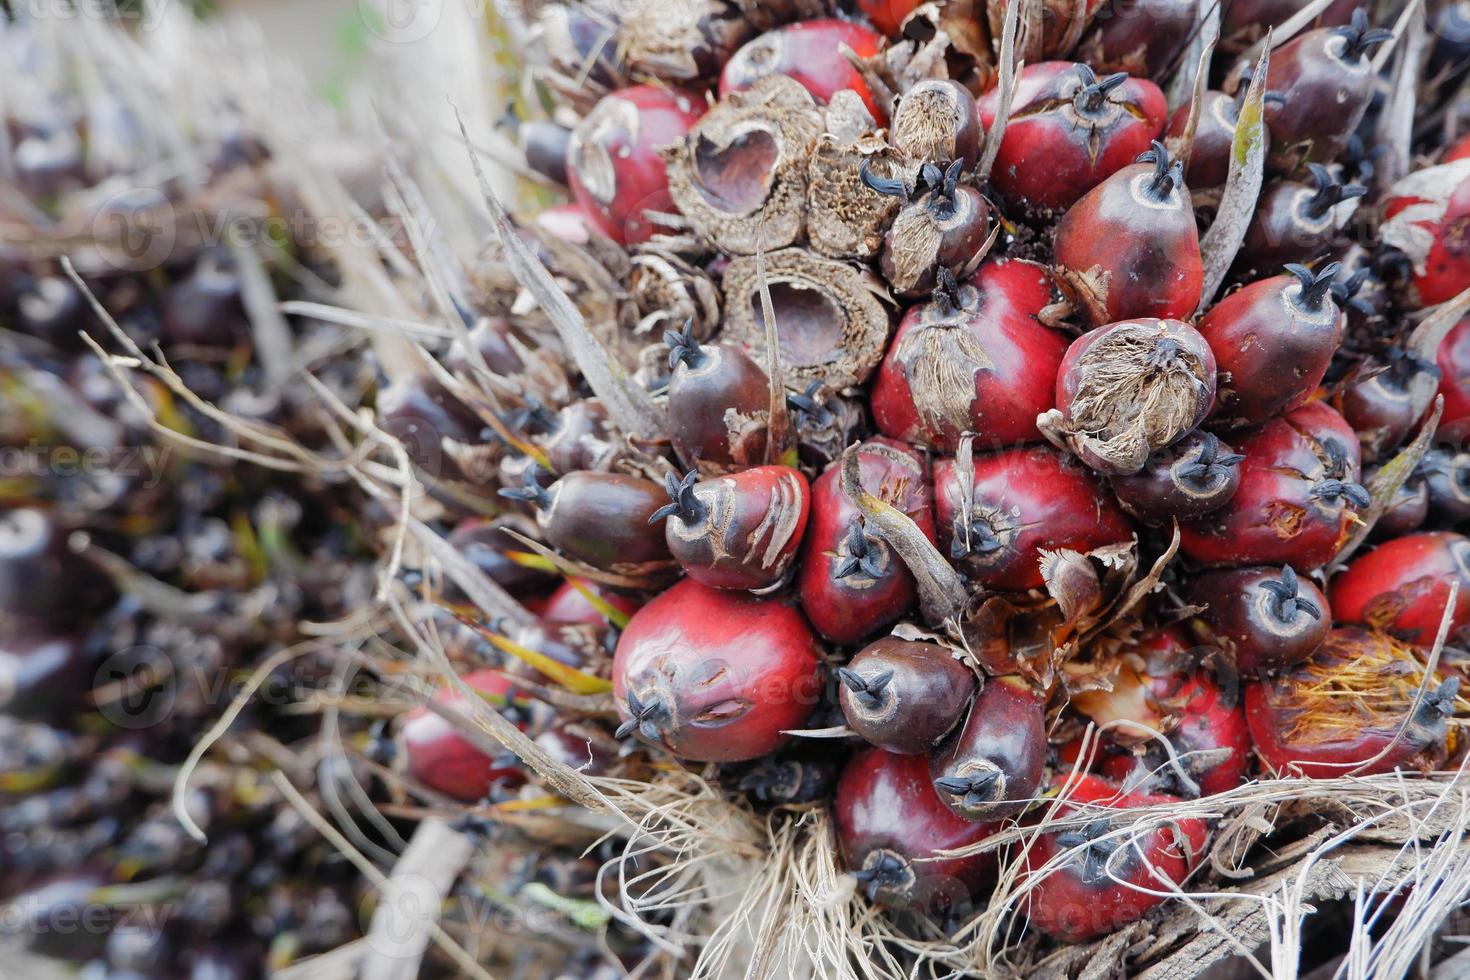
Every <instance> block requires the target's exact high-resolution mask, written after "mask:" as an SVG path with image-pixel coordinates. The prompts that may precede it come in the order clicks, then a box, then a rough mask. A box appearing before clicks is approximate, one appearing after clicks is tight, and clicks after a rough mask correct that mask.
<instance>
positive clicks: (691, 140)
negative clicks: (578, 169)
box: [664, 75, 822, 255]
mask: <svg viewBox="0 0 1470 980" xmlns="http://www.w3.org/2000/svg"><path fill="white" fill-rule="evenodd" d="M821 133H822V113H821V111H820V110H819V109H818V108H817V105H816V103H815V102H814V101H813V100H812V97H811V94H810V93H809V92H807V90H806V89H804V88H802V87H801V85H799V84H798V83H797V82H795V81H793V80H792V79H790V78H788V77H786V76H785V75H770V76H767V77H766V78H763V79H761V80H760V81H759V82H757V83H756V84H755V85H754V86H753V87H752V88H750V89H749V90H748V91H742V92H731V93H729V94H728V95H726V96H725V97H724V98H722V99H721V100H720V101H719V102H718V103H716V104H715V106H714V108H712V109H711V110H710V111H709V112H707V113H705V114H704V116H703V118H701V119H700V120H699V122H697V123H695V124H694V126H693V128H691V129H690V130H689V132H688V134H687V135H686V136H685V137H684V138H683V139H681V140H679V141H678V142H676V143H674V144H673V145H672V146H670V147H669V148H668V149H667V150H666V151H665V152H664V159H665V160H666V161H667V164H668V180H669V194H670V195H671V196H672V197H673V199H674V203H675V204H676V205H677V206H678V208H679V210H680V212H681V213H683V214H684V216H685V217H687V218H688V219H689V221H690V222H691V223H692V224H693V226H694V228H695V229H696V230H698V231H699V232H700V233H701V234H703V235H704V236H706V237H707V238H709V239H710V240H711V241H712V242H714V243H715V244H716V245H717V246H719V248H720V249H721V250H722V251H725V252H730V253H733V254H736V255H754V254H755V252H756V249H757V248H762V249H767V250H774V249H778V248H784V247H785V246H787V245H791V244H793V243H794V242H796V241H797V240H798V239H799V238H800V237H801V233H802V227H803V224H804V218H805V213H806V180H807V162H808V160H809V159H810V157H811V152H812V147H813V145H814V144H815V143H816V140H817V137H818V136H820V135H821Z"/></svg>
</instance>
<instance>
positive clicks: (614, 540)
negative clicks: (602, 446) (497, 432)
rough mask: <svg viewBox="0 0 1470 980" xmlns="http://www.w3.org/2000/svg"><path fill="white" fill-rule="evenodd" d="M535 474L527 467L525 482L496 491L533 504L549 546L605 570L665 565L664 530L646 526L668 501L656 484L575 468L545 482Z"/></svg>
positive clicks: (639, 570)
mask: <svg viewBox="0 0 1470 980" xmlns="http://www.w3.org/2000/svg"><path fill="white" fill-rule="evenodd" d="M538 473H539V470H537V469H536V468H534V467H533V468H531V469H528V470H527V471H526V481H525V485H524V486H523V487H519V488H506V489H502V490H501V491H500V495H501V496H502V497H507V498H509V499H511V500H519V501H523V502H525V503H529V504H530V505H532V507H533V508H534V509H535V512H536V526H537V527H539V528H540V529H541V534H542V536H543V537H544V538H545V539H546V543H547V544H548V545H550V546H551V547H553V548H555V549H556V550H557V551H559V552H561V553H562V554H564V555H566V556H567V557H568V558H572V559H575V560H577V561H580V562H585V563H587V564H588V565H591V566H592V567H593V568H597V569H600V570H602V571H605V572H614V573H617V574H627V575H640V574H647V573H648V572H651V571H659V570H662V569H663V568H665V567H667V565H668V563H669V561H670V557H671V556H670V555H669V548H668V545H666V544H665V543H664V535H663V533H662V531H661V529H660V528H656V527H650V526H649V524H650V521H651V520H652V519H653V515H654V514H655V513H657V511H658V510H659V508H660V507H662V506H663V504H664V502H665V501H666V500H667V497H665V495H664V491H663V488H662V487H660V486H659V485H658V484H657V483H654V482H653V481H652V480H644V479H640V478H639V477H635V476H624V475H623V474H621V473H598V472H592V471H588V470H576V471H573V472H571V473H567V474H566V475H564V476H562V477H561V478H560V479H558V480H557V481H556V482H555V483H553V484H552V485H551V486H549V487H543V486H541V483H540V479H539V476H538Z"/></svg>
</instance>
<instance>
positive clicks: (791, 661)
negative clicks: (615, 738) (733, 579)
mask: <svg viewBox="0 0 1470 980" xmlns="http://www.w3.org/2000/svg"><path fill="white" fill-rule="evenodd" d="M818 651H819V647H818V643H817V639H816V637H815V636H814V635H813V634H812V630H811V627H810V626H808V625H807V623H806V620H805V619H803V618H802V615H801V613H799V612H798V611H796V609H794V608H792V607H791V606H789V605H787V604H786V603H783V602H781V601H779V600H776V599H758V598H755V597H754V596H749V595H744V594H742V593H738V592H728V591H724V590H720V589H711V588H706V587H705V586H703V585H700V584H699V583H698V582H692V581H687V580H686V581H683V582H680V583H679V584H677V585H675V586H674V587H672V588H670V589H668V590H667V591H665V592H664V593H663V594H661V595H659V596H658V597H657V598H655V599H654V600H653V601H652V602H650V603H649V604H648V605H646V606H644V607H643V608H642V609H640V610H638V612H636V613H635V614H634V615H633V618H632V620H631V621H630V622H629V623H628V627H627V629H625V630H624V631H623V635H622V637H621V638H620V639H619V640H618V649H617V652H616V653H615V654H614V656H613V697H614V698H615V699H616V701H617V705H618V713H619V715H620V716H621V717H622V718H623V720H625V721H626V720H627V719H628V718H630V717H631V714H630V712H629V710H628V690H629V688H630V687H631V688H632V689H634V691H635V692H641V693H639V697H640V699H641V700H643V701H645V702H646V701H647V700H648V696H649V695H650V694H652V695H655V696H657V697H659V698H661V699H663V701H664V703H665V704H666V705H667V706H668V707H669V710H670V718H669V722H668V724H667V725H666V726H664V727H663V729H662V732H661V734H662V741H663V745H664V747H665V748H667V749H668V750H669V751H670V752H672V753H673V754H674V755H676V756H678V757H680V758H683V759H694V760H698V761H701V762H737V761H740V760H742V759H754V758H757V757H758V756H762V755H765V754H766V753H768V752H772V751H774V750H776V749H777V748H779V747H780V746H781V745H783V744H785V743H786V741H787V739H788V736H786V735H783V734H781V733H782V732H783V731H784V730H787V729H794V728H800V727H802V725H803V724H804V723H805V722H806V719H807V717H808V716H809V715H810V714H811V712H812V708H813V707H814V706H815V705H816V704H817V702H818V701H819V700H820V698H821V674H820V665H819V662H818V660H817V657H818Z"/></svg>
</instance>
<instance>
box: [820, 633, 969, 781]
mask: <svg viewBox="0 0 1470 980" xmlns="http://www.w3.org/2000/svg"><path fill="white" fill-rule="evenodd" d="M837 677H838V680H839V681H840V682H841V684H840V686H839V687H838V695H837V696H838V703H839V704H840V705H841V706H842V714H843V716H844V717H845V718H846V719H847V725H848V727H849V728H851V729H852V730H853V731H855V732H857V733H858V735H859V736H861V737H862V738H864V739H865V740H867V741H868V742H871V743H872V744H873V745H878V746H882V747H883V748H885V749H887V750H888V751H890V752H897V753H899V754H900V755H920V754H924V753H928V752H929V751H930V750H932V749H933V748H934V747H935V746H936V745H938V744H939V740H940V739H942V738H944V736H945V735H948V734H949V732H950V731H951V730H952V729H953V728H954V726H955V725H957V724H958V723H959V720H960V719H961V718H962V717H964V714H965V708H966V707H967V706H968V705H969V703H970V698H971V695H973V694H974V693H975V672H974V671H973V670H971V669H970V668H969V667H967V666H965V665H964V664H963V663H961V662H960V661H959V660H957V659H955V656H954V651H952V650H950V649H949V648H947V647H943V646H940V645H939V644H938V643H921V642H915V641H909V640H900V639H899V638H897V637H894V636H885V637H884V638H883V639H881V640H874V641H873V642H872V643H869V644H868V645H867V646H865V647H863V648H862V649H861V650H859V651H858V652H857V653H856V654H855V655H854V656H853V658H852V660H851V661H849V662H848V664H847V666H846V667H839V668H837Z"/></svg>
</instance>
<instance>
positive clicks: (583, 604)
mask: <svg viewBox="0 0 1470 980" xmlns="http://www.w3.org/2000/svg"><path fill="white" fill-rule="evenodd" d="M577 584H578V585H581V586H582V588H584V589H586V590H587V591H589V592H591V593H592V594H593V595H595V596H598V597H599V598H601V599H603V600H604V601H606V602H607V603H608V605H610V606H612V607H613V608H614V609H616V610H617V611H618V612H620V613H623V614H624V615H626V616H631V615H633V614H634V613H635V612H637V611H638V610H639V609H640V608H642V606H643V603H641V602H639V601H638V600H637V599H630V598H629V597H628V596H625V595H619V594H618V593H616V592H613V591H612V590H611V589H608V588H607V587H606V586H603V585H599V584H597V583H596V582H591V581H588V580H587V579H577ZM541 618H542V619H544V620H546V621H547V622H551V623H583V624H586V625H588V626H606V625H607V617H606V616H604V615H603V614H602V613H601V612H599V611H598V609H597V607H596V606H594V605H593V604H592V603H590V602H588V601H587V597H586V596H584V595H583V594H582V593H581V592H580V591H578V589H577V586H576V585H573V584H572V582H571V580H570V579H569V580H567V581H565V582H563V583H562V584H561V585H559V586H557V587H556V591H555V592H553V593H551V597H550V598H549V599H547V600H546V605H545V606H544V607H542V609H541Z"/></svg>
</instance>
